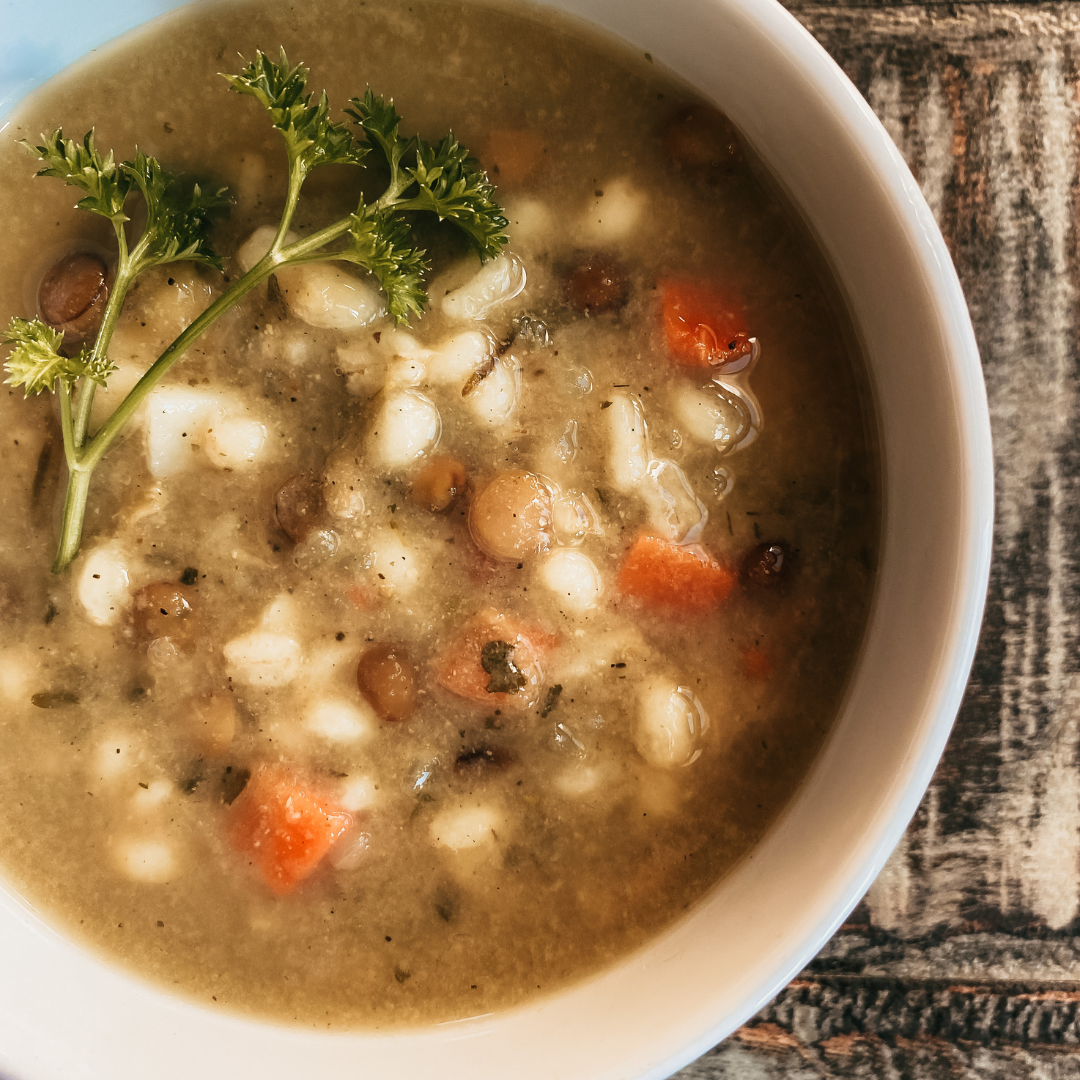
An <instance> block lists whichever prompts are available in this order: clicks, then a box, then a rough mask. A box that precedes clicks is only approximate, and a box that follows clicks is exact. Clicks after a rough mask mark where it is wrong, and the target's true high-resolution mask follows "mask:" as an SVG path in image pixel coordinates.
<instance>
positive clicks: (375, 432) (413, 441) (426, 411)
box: [369, 390, 442, 469]
mask: <svg viewBox="0 0 1080 1080" xmlns="http://www.w3.org/2000/svg"><path fill="white" fill-rule="evenodd" d="M441 434H442V418H441V417H440V415H439V410H438V409H437V408H436V407H435V404H434V402H432V401H431V399H430V398H427V397H425V396H424V395H423V394H421V393H419V392H418V391H416V390H399V391H396V392H394V393H391V394H389V395H388V396H387V399H386V401H385V403H384V404H383V407H382V408H381V409H380V410H379V414H378V416H377V417H376V419H375V424H374V425H373V428H372V431H371V435H370V440H369V441H370V445H371V450H372V453H373V456H374V457H375V458H376V460H377V461H378V462H379V463H380V464H382V465H383V466H385V467H386V468H388V469H400V468H403V467H404V466H406V465H408V464H409V463H410V462H413V461H415V460H416V459H417V458H418V457H420V456H421V455H422V454H425V453H427V451H429V450H431V449H433V448H434V447H435V444H436V443H437V442H438V441H439V436H440V435H441Z"/></svg>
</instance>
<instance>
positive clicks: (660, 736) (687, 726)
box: [634, 680, 709, 768]
mask: <svg viewBox="0 0 1080 1080" xmlns="http://www.w3.org/2000/svg"><path fill="white" fill-rule="evenodd" d="M708 726H709V717H708V715H707V714H706V712H705V708H704V706H703V705H702V704H701V702H700V701H699V700H698V699H697V697H696V696H695V695H694V693H693V691H692V690H690V689H689V688H688V687H685V686H678V685H676V684H675V683H671V682H667V681H666V680H654V681H652V682H649V683H647V684H646V686H645V687H644V688H643V690H642V692H641V694H640V697H639V700H638V723H637V730H636V732H635V734H634V745H635V746H636V747H637V749H638V752H639V753H640V754H641V756H642V757H643V758H645V760H646V761H648V762H649V763H650V764H651V765H657V766H660V767H661V768H675V767H677V766H680V765H690V764H691V763H692V762H694V761H696V760H697V758H698V756H699V755H700V754H701V745H700V743H701V736H702V734H703V733H704V732H705V729H706V728H707V727H708Z"/></svg>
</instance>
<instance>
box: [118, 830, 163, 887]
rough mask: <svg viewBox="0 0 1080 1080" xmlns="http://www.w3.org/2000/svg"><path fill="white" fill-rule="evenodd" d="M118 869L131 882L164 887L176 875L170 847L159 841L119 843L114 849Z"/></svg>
mask: <svg viewBox="0 0 1080 1080" xmlns="http://www.w3.org/2000/svg"><path fill="white" fill-rule="evenodd" d="M116 862H117V866H118V867H119V869H120V870H121V871H122V872H123V873H124V874H126V875H127V876H128V877H129V878H131V880H132V881H142V882H145V883H146V884H149V885H164V884H165V883H166V882H167V881H169V880H171V879H172V877H173V876H174V875H175V873H176V856H175V854H174V852H173V849H172V845H170V844H166V843H164V842H163V841H161V840H127V841H121V842H120V843H119V844H118V845H117V848H116Z"/></svg>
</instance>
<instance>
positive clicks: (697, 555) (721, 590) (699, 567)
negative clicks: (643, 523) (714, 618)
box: [616, 534, 736, 615]
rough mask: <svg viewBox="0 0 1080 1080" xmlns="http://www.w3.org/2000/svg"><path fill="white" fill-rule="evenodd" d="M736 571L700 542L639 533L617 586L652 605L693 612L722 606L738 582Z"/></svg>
mask: <svg viewBox="0 0 1080 1080" xmlns="http://www.w3.org/2000/svg"><path fill="white" fill-rule="evenodd" d="M735 577H736V575H735V572H734V571H733V570H731V569H730V568H729V567H727V566H724V565H723V564H722V563H719V562H717V561H716V559H714V558H713V557H712V556H711V555H710V554H709V553H708V552H707V551H706V550H705V549H704V548H702V547H701V546H700V545H698V544H691V545H689V546H687V547H680V546H679V545H677V544H673V543H671V542H670V541H668V540H662V539H661V538H660V537H658V536H651V535H649V534H646V535H644V536H639V537H638V538H637V540H635V541H634V543H633V546H632V547H631V548H630V550H629V551H628V552H627V553H626V558H625V559H624V560H623V564H622V568H621V569H620V570H619V576H618V579H617V581H616V586H617V588H618V590H619V592H621V593H622V594H623V595H624V596H633V597H637V598H638V599H639V600H643V601H644V602H645V603H646V604H648V605H649V606H650V607H656V608H666V609H668V610H669V611H671V612H678V613H681V614H687V615H693V614H701V613H703V612H707V611H712V610H714V609H715V608H717V607H719V606H720V604H721V603H723V601H724V600H725V598H726V597H727V595H728V593H730V592H731V590H732V588H733V586H734V585H735Z"/></svg>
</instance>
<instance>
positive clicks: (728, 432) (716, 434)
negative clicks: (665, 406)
mask: <svg viewBox="0 0 1080 1080" xmlns="http://www.w3.org/2000/svg"><path fill="white" fill-rule="evenodd" d="M675 411H676V415H677V416H678V418H679V421H680V423H681V424H682V426H683V430H685V431H686V432H687V434H689V435H692V436H693V437H694V438H695V439H700V440H701V441H702V442H711V443H713V444H714V445H715V446H716V448H717V450H719V451H720V452H721V453H722V454H726V453H728V452H729V451H731V450H736V449H738V448H739V447H740V446H741V445H742V444H743V442H744V441H745V440H746V439H747V437H748V436H749V435H750V432H751V429H752V427H753V425H752V423H751V419H750V409H749V407H748V406H747V405H746V403H745V402H744V401H743V400H742V399H741V398H740V396H739V395H737V394H733V393H730V392H726V391H724V390H722V389H721V388H720V387H719V386H717V384H716V383H709V384H708V385H707V386H701V387H698V386H692V385H686V386H683V387H682V388H681V389H680V390H679V391H678V393H677V395H676V397H675Z"/></svg>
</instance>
